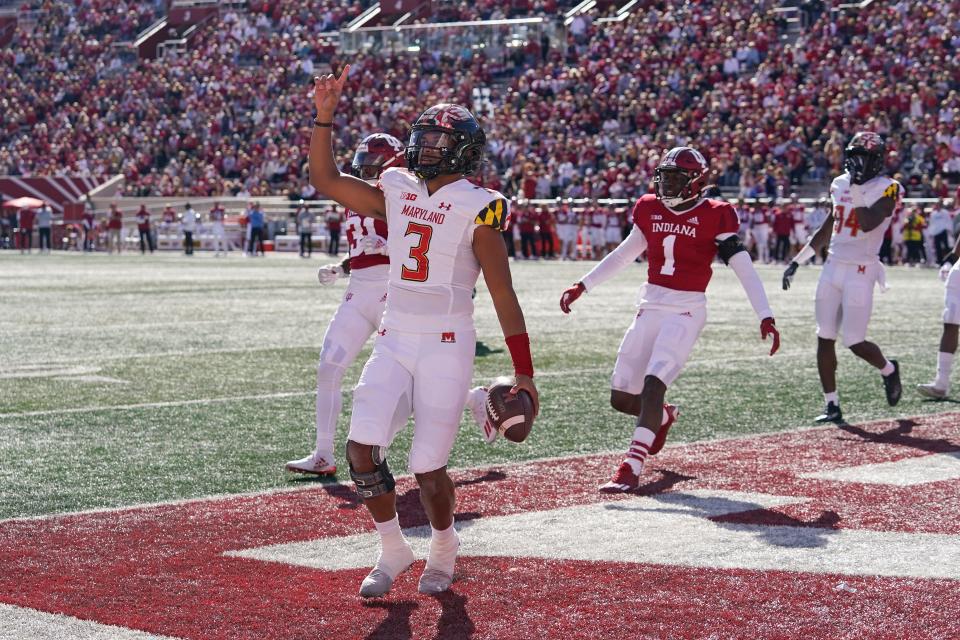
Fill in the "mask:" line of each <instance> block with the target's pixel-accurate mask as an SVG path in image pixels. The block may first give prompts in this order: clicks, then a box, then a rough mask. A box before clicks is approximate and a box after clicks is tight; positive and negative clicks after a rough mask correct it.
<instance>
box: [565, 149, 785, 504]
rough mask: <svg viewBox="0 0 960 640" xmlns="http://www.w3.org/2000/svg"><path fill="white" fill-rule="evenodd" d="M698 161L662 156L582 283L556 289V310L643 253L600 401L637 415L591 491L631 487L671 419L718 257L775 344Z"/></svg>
mask: <svg viewBox="0 0 960 640" xmlns="http://www.w3.org/2000/svg"><path fill="white" fill-rule="evenodd" d="M707 174H708V166H707V162H706V160H705V159H704V157H703V156H702V155H700V153H699V152H697V151H696V150H694V149H691V148H690V147H676V148H674V149H671V150H670V151H669V152H667V154H666V155H664V156H663V158H662V159H661V161H660V164H659V166H658V167H657V168H656V170H655V172H654V181H653V182H654V187H655V194H648V195H645V196H643V197H641V198H640V200H639V201H637V203H636V205H635V206H634V208H633V216H632V217H633V229H632V230H631V232H630V235H629V236H628V237H627V239H626V240H624V241H623V242H622V243H621V244H620V246H618V247H617V248H616V249H615V250H614V251H613V253H611V254H610V255H608V256H607V257H606V258H604V259H603V261H601V262H600V264H598V265H597V266H596V267H594V269H593V270H592V271H590V273H588V274H587V275H586V276H584V278H583V279H582V280H580V281H579V282H576V283H574V285H573V286H572V287H570V288H569V289H567V290H566V291H564V292H563V296H562V297H561V298H560V309H561V310H562V311H563V312H564V313H570V305H571V304H572V303H573V302H574V301H575V300H577V299H578V298H579V297H580V296H582V295H583V294H584V293H586V292H587V291H592V290H593V289H594V288H595V287H596V286H597V285H599V284H600V283H602V282H604V281H606V280H608V279H610V278H611V277H613V276H614V275H615V274H617V273H619V272H620V271H621V270H623V269H624V268H626V267H627V266H629V265H631V264H633V262H634V260H636V259H637V258H638V257H639V256H640V254H642V253H643V252H644V251H646V252H647V257H648V265H647V284H646V285H645V286H644V287H643V288H642V289H641V293H640V301H639V303H638V308H639V311H638V313H637V316H636V318H634V321H633V324H632V325H631V327H630V329H628V330H627V333H626V335H624V337H623V341H622V342H621V343H620V349H619V352H618V353H617V363H616V365H614V369H613V376H612V380H611V392H610V404H611V405H612V406H613V408H614V409H616V410H617V411H620V412H622V413H626V414H628V415H631V416H637V418H638V419H637V422H636V428H635V429H634V432H633V440H632V442H631V443H630V448H629V450H628V451H627V454H626V457H625V459H624V461H623V462H622V463H621V464H620V466H619V467H618V468H617V470H616V472H615V473H614V474H613V478H612V479H611V480H610V481H609V482H607V483H606V484H604V485H601V487H600V490H601V491H603V492H623V491H631V490H633V489H636V488H637V487H638V486H639V485H640V479H639V475H640V472H641V471H642V470H643V464H644V461H645V460H646V458H647V456H648V455H655V454H656V453H657V452H658V451H659V450H660V448H661V447H662V446H663V443H664V441H665V440H666V436H667V429H669V427H670V425H671V424H672V423H673V419H674V418H675V414H674V413H673V412H672V411H671V410H670V407H671V405H664V396H665V395H666V390H667V387H668V386H670V385H671V384H672V383H673V381H674V380H676V379H677V376H678V375H679V374H680V370H681V369H682V368H683V366H684V364H686V362H687V358H689V356H690V352H691V351H692V350H693V346H694V343H695V342H696V340H697V337H698V336H699V335H700V332H701V331H702V330H703V326H704V324H705V323H706V320H707V312H706V295H705V293H704V292H705V291H706V289H707V284H709V282H710V277H711V276H712V275H713V270H712V268H711V266H710V265H711V263H712V262H713V260H714V258H715V257H716V256H720V259H721V260H723V261H724V262H725V263H726V264H727V265H728V266H730V268H732V269H733V271H734V273H736V274H737V278H739V280H740V283H741V284H742V285H743V288H744V290H745V291H746V293H747V297H748V298H749V299H750V304H751V305H752V306H753V310H754V311H755V312H756V313H757V316H758V318H759V319H760V336H761V338H763V339H766V338H767V337H768V336H770V337H772V339H773V344H772V346H771V349H770V355H773V354H774V353H776V351H777V349H778V348H779V347H780V334H779V333H778V332H777V329H776V327H775V326H774V320H773V313H772V312H771V311H770V306H769V304H768V303H767V296H766V293H765V292H764V290H763V284H762V283H761V282H760V277H759V276H758V275H757V272H756V270H755V269H754V268H753V262H752V261H751V260H750V255H749V254H748V253H747V250H746V248H745V247H744V246H743V243H742V242H741V240H740V238H739V236H738V235H737V230H738V228H739V225H740V222H739V220H738V219H737V213H736V211H735V210H734V208H733V207H732V206H731V205H730V204H728V203H726V202H722V201H720V200H710V199H707V198H704V197H703V193H702V192H703V190H704V188H705V187H706V183H707Z"/></svg>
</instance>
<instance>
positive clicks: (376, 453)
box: [347, 447, 397, 500]
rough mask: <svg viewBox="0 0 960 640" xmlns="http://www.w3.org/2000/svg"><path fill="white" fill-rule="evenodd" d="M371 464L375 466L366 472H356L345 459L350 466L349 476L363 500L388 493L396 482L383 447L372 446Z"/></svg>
mask: <svg viewBox="0 0 960 640" xmlns="http://www.w3.org/2000/svg"><path fill="white" fill-rule="evenodd" d="M371 457H372V458H373V464H375V465H377V468H376V469H374V470H373V471H370V472H368V473H357V472H356V471H354V470H353V465H352V464H350V461H349V460H347V466H348V467H349V468H350V478H351V479H352V480H353V482H354V484H356V485H357V493H359V494H360V497H361V498H363V499H364V500H367V499H369V498H376V497H377V496H382V495H383V494H385V493H390V492H391V491H393V488H394V487H395V486H396V485H397V483H396V482H395V481H394V479H393V474H392V473H390V467H389V466H388V465H387V451H386V449H385V448H383V447H373V451H372V452H371Z"/></svg>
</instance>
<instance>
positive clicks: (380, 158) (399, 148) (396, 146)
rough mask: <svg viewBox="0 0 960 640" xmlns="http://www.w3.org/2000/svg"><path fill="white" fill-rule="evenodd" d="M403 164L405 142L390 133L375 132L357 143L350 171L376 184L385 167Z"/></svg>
mask: <svg viewBox="0 0 960 640" xmlns="http://www.w3.org/2000/svg"><path fill="white" fill-rule="evenodd" d="M402 166H404V155H403V143H402V142H400V141H399V140H397V139H396V138H394V137H393V136H391V135H389V134H386V133H374V134H371V135H369V136H367V137H366V138H364V139H363V141H362V142H361V143H360V144H359V145H357V150H356V152H355V153H354V154H353V162H352V163H351V165H350V173H352V174H353V175H354V176H355V177H357V178H360V179H361V180H364V181H365V182H369V183H371V184H376V183H377V180H378V179H379V178H380V174H381V173H383V171H384V170H385V169H389V168H390V167H402Z"/></svg>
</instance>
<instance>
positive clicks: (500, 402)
mask: <svg viewBox="0 0 960 640" xmlns="http://www.w3.org/2000/svg"><path fill="white" fill-rule="evenodd" d="M514 384H516V381H515V380H514V379H513V378H512V377H507V376H504V377H501V378H497V379H496V380H494V381H493V382H491V383H490V385H489V387H488V389H487V419H488V420H490V423H491V424H492V425H493V426H494V427H495V428H496V429H497V431H499V432H500V433H501V434H502V435H503V437H504V438H506V439H507V440H510V441H511V442H523V441H524V440H526V439H527V436H528V435H530V430H531V429H532V428H533V418H534V413H533V398H531V397H530V394H529V393H527V392H526V391H522V390H521V391H520V393H518V394H517V395H515V396H514V395H510V389H512V388H513V385H514Z"/></svg>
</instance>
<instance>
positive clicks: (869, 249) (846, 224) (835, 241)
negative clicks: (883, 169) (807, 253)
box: [829, 173, 903, 263]
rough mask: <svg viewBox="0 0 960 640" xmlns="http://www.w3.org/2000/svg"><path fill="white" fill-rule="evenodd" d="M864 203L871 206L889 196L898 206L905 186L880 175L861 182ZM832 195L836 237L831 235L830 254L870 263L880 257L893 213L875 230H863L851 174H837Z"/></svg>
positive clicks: (831, 187) (831, 190)
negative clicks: (857, 213) (881, 247)
mask: <svg viewBox="0 0 960 640" xmlns="http://www.w3.org/2000/svg"><path fill="white" fill-rule="evenodd" d="M861 188H862V189H863V203H864V205H865V206H870V205H872V204H873V203H874V202H876V201H877V200H879V199H880V198H882V197H884V196H886V197H890V198H893V199H894V201H896V203H897V205H896V208H895V209H894V211H896V209H899V208H900V203H901V201H902V200H903V187H902V186H901V185H900V183H899V182H897V181H896V180H893V179H892V178H888V177H887V176H877V177H876V178H873V179H872V180H870V181H869V182H867V183H865V184H863V185H861ZM830 198H831V199H832V200H833V236H832V237H831V238H830V250H829V251H830V256H831V257H833V258H835V259H836V260H839V261H841V262H856V263H868V262H873V261H875V260H877V259H878V257H877V256H878V254H879V253H880V245H881V244H883V234H884V233H886V231H887V227H889V226H890V222H891V220H892V219H893V216H890V217H888V218H887V219H886V220H884V221H883V222H882V223H881V224H880V226H879V227H877V228H876V229H874V230H872V231H864V230H863V229H861V228H860V225H859V224H858V222H857V217H856V215H854V213H853V198H852V196H851V195H850V174H848V173H844V174H841V175H839V176H837V177H836V178H835V179H834V180H833V183H832V184H831V185H830Z"/></svg>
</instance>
